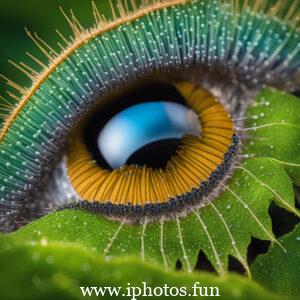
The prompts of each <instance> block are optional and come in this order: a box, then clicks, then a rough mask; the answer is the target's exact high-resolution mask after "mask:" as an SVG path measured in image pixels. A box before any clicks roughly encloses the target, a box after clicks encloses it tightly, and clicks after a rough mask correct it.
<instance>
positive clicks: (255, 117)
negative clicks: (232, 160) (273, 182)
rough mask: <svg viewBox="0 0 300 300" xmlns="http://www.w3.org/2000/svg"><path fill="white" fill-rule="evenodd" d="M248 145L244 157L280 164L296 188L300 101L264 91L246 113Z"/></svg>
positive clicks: (299, 161)
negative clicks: (248, 156) (253, 157)
mask: <svg viewBox="0 0 300 300" xmlns="http://www.w3.org/2000/svg"><path fill="white" fill-rule="evenodd" d="M248 117H249V120H248V122H247V127H248V128H249V129H250V130H247V131H246V132H247V134H248V135H249V142H248V144H247V145H246V148H245V150H244V152H245V153H247V154H250V155H255V156H268V157H272V158H274V159H277V160H279V161H281V163H282V165H284V166H285V168H286V170H287V172H288V173H289V175H290V176H291V178H293V180H294V182H295V183H296V184H297V185H300V101H299V99H298V98H297V97H295V96H293V95H290V94H287V93H284V92H282V91H277V90H274V89H264V90H262V91H261V93H260V94H259V95H258V96H257V98H256V101H255V102H254V103H253V104H252V105H251V107H250V108H249V110H248Z"/></svg>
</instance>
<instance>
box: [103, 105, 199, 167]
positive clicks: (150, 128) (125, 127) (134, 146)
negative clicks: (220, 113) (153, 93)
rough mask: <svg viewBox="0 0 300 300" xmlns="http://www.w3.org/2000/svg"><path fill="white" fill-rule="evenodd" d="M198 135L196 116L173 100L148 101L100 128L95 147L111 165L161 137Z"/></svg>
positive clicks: (124, 159) (126, 111)
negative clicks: (96, 146)
mask: <svg viewBox="0 0 300 300" xmlns="http://www.w3.org/2000/svg"><path fill="white" fill-rule="evenodd" d="M187 133H189V134H193V135H199V133H200V125H199V121H198V118H197V115H196V114H195V113H194V112H193V111H192V110H191V109H188V108H187V107H185V106H183V105H181V104H177V103H172V102H147V103H143V104H138V105H135V106H132V107H129V108H127V109H125V110H123V111H122V112H120V113H118V114H117V115H115V116H114V117H113V118H112V119H111V120H110V121H109V122H108V123H107V124H106V125H105V126H104V128H103V129H102V130H101V132H100V134H99V136H98V146H99V149H100V151H101V153H102V155H103V157H104V158H105V159H106V161H107V162H108V163H109V164H110V166H111V167H112V168H118V167H121V166H123V165H124V164H125V163H126V161H127V159H128V158H129V157H130V156H131V155H132V154H133V153H134V152H135V151H137V150H139V149H140V148H142V147H143V146H146V145H148V144H150V143H153V142H157V141H160V140H164V139H175V138H177V139H180V138H181V137H182V136H183V135H184V134H187Z"/></svg>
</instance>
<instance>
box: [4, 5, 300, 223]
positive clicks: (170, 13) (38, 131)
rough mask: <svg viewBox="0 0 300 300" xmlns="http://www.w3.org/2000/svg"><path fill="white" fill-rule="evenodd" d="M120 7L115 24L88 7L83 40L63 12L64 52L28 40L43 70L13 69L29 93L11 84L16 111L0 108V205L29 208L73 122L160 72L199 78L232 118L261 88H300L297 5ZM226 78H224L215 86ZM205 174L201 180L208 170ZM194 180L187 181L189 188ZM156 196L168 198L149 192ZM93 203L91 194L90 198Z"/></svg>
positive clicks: (172, 187) (71, 18)
mask: <svg viewBox="0 0 300 300" xmlns="http://www.w3.org/2000/svg"><path fill="white" fill-rule="evenodd" d="M120 3H123V2H120ZM120 3H119V7H120V11H119V12H118V11H117V10H116V9H114V13H113V14H114V15H115V16H116V18H117V19H115V20H111V21H108V20H107V19H105V17H103V16H102V14H101V12H100V11H98V9H97V8H96V7H95V5H93V12H94V13H93V14H94V17H95V21H96V25H95V27H93V28H90V29H88V30H86V29H84V28H83V27H82V25H81V24H80V23H79V21H78V20H77V19H76V17H75V16H74V14H73V13H71V16H67V14H65V13H64V12H63V14H64V15H65V17H66V19H67V22H68V23H69V25H70V27H71V29H72V31H73V36H71V37H68V38H66V37H64V36H62V35H61V34H59V33H58V35H59V36H60V38H62V40H63V41H64V42H65V44H66V46H65V49H64V50H63V51H62V52H61V53H58V51H57V50H56V49H55V48H54V47H52V46H50V45H47V44H46V42H44V41H43V40H41V39H40V38H39V37H37V36H35V35H32V34H31V33H29V32H28V34H29V36H30V37H31V38H32V40H33V41H34V43H35V44H36V45H37V47H38V48H39V49H40V50H41V51H42V53H44V55H45V57H46V59H47V60H48V62H47V63H44V62H42V61H40V60H39V59H37V58H35V57H34V56H32V55H31V54H28V55H29V56H30V57H31V58H32V59H33V61H34V63H35V64H37V65H38V66H39V67H41V68H42V71H41V72H37V71H33V70H35V68H34V67H30V66H29V67H27V66H25V65H24V64H21V65H19V64H16V63H14V62H11V63H12V64H13V65H14V66H15V67H16V68H18V69H19V70H20V71H21V72H22V73H24V74H25V75H26V76H27V77H28V78H30V79H31V80H32V82H33V83H32V86H31V87H30V88H28V89H27V88H22V87H20V86H18V85H16V84H14V83H12V82H9V86H10V87H13V88H14V89H17V91H18V93H19V92H21V93H22V97H21V99H19V98H20V97H18V95H15V94H14V93H12V92H9V93H10V94H9V95H10V96H11V97H12V101H13V103H14V104H16V105H13V108H12V109H13V110H12V111H11V109H10V108H7V107H3V109H1V105H0V111H1V116H4V117H5V120H4V125H3V127H2V130H1V133H0V150H1V152H0V199H5V201H10V202H14V201H15V202H16V203H17V202H18V199H19V200H20V199H27V198H26V197H28V195H30V194H32V193H33V192H34V190H35V189H38V188H37V187H36V184H37V183H39V181H40V178H41V177H42V176H43V172H47V171H49V170H50V169H51V168H50V166H48V165H47V164H49V163H50V162H51V160H53V155H54V156H57V157H58V153H59V151H60V149H61V148H62V147H63V145H64V143H65V141H66V138H67V136H68V134H69V132H70V130H71V129H72V128H73V126H74V125H75V124H76V122H78V119H79V118H81V117H82V115H84V114H85V113H86V111H87V110H88V109H89V108H90V107H92V106H93V105H94V104H95V103H98V102H99V101H101V100H103V97H104V96H105V95H107V94H109V93H110V92H111V91H115V90H118V89H119V88H122V87H125V86H126V85H127V84H128V83H129V82H131V81H132V80H133V81H134V80H137V79H138V78H141V77H143V76H145V75H149V74H151V73H153V72H157V71H170V70H172V71H173V70H174V73H176V74H178V73H182V74H184V73H186V71H187V70H188V69H189V68H193V69H197V71H199V72H200V74H201V76H197V75H198V74H194V75H193V76H194V77H193V79H194V81H196V82H201V83H203V84H204V85H206V86H208V88H210V89H211V90H213V91H214V93H216V94H217V96H218V99H219V100H220V102H221V103H222V104H223V105H224V107H226V108H229V110H230V112H232V113H235V115H234V117H239V116H240V114H243V112H244V110H245V108H246V107H247V105H248V103H249V101H250V98H251V97H249V95H253V94H254V93H255V91H256V90H257V89H259V88H260V87H261V86H263V85H272V86H276V87H283V88H284V89H293V88H294V86H295V85H297V84H299V80H300V77H299V74H300V72H299V66H300V59H299V57H300V49H299V43H300V37H299V24H300V18H299V11H300V6H299V1H298V0H297V1H294V3H296V4H293V5H291V3H290V1H281V0H278V1H275V2H274V1H271V0H265V1H262V0H255V1H239V0H222V1H210V0H186V1H185V0H169V1H168V0H165V1H163V0H161V1H158V0H149V1H142V4H141V5H138V4H137V3H136V1H135V0H131V1H128V2H126V4H125V5H124V3H123V4H120ZM120 5H121V6H120ZM272 7H273V9H271V8H272ZM120 16H121V17H120ZM208 20H209V22H208ZM61 46H62V47H64V46H63V45H61ZM51 49H52V50H53V51H52V50H51ZM49 50H50V52H52V54H49ZM222 72H224V74H226V76H225V77H222V78H221V75H220V74H223V73H222ZM195 77H196V79H195ZM6 113H7V114H6ZM27 125H28V126H27ZM214 134H215V131H214V130H213V129H210V130H209V132H207V136H208V137H211V136H214ZM216 142H217V143H219V144H221V145H222V141H221V142H220V141H216ZM223 144H224V143H223ZM225 144H226V143H225ZM223 146H224V145H223ZM220 147H221V146H220ZM16 153H17V155H16ZM23 164H24V165H23ZM20 166H22V167H20ZM170 168H174V167H170ZM181 172H184V167H182V166H181ZM203 172H204V174H203V175H207V173H205V172H206V171H205V168H204V167H203ZM147 176H148V174H147ZM149 177H150V176H149ZM151 178H152V177H151ZM167 180H168V179H167ZM167 180H166V181H167ZM190 180H191V181H192V180H193V179H191V178H186V181H187V182H185V184H189V182H190ZM151 182H152V179H151ZM153 184H155V183H153ZM169 186H170V190H171V191H172V193H174V192H178V191H180V190H182V187H181V186H179V185H178V183H177V182H174V183H173V182H172V183H170V184H169ZM156 192H158V193H160V194H166V193H170V192H169V190H168V191H167V192H166V191H164V190H159V191H155V190H153V189H151V190H149V191H147V193H148V194H152V195H153V194H155V193H156ZM95 194H97V191H96V190H93V189H91V190H89V195H90V196H92V195H95ZM103 194H105V191H103ZM155 195H156V194H155ZM156 196H157V195H156ZM153 197H154V196H153ZM117 198H118V196H117ZM154 198H155V197H154ZM7 199H8V200H7ZM118 200H120V199H119V198H118ZM120 201H121V200H120ZM134 201H137V200H136V199H135V200H134ZM142 202H143V203H144V202H145V201H144V200H143V201H142ZM151 209H152V208H151ZM5 218H8V217H7V216H6V217H5ZM0 222H1V221H0Z"/></svg>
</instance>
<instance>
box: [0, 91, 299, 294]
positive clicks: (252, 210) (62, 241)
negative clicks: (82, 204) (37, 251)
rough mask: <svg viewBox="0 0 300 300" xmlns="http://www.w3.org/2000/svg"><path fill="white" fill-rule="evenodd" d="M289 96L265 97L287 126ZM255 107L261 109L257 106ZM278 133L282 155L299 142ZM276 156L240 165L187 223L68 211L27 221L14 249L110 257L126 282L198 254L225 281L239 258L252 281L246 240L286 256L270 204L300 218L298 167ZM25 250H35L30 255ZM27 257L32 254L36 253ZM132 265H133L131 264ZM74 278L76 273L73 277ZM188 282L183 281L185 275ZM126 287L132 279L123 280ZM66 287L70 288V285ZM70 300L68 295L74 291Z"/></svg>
mask: <svg viewBox="0 0 300 300" xmlns="http://www.w3.org/2000/svg"><path fill="white" fill-rule="evenodd" d="M266 93H267V94H268V93H270V94H271V95H273V94H274V95H275V94H276V93H277V94H278V92H274V91H266V90H265V91H263V92H262V95H265V94H266ZM262 95H260V96H259V97H258V101H260V100H261V99H262V98H263V97H262ZM288 98H289V99H288V100H287V101H281V102H280V101H279V100H278V99H279V96H278V97H275V96H274V97H273V98H272V97H269V98H268V99H269V102H270V104H269V106H268V107H269V109H272V108H273V105H274V107H277V108H278V109H279V107H278V106H279V105H280V107H281V109H280V111H281V112H283V115H284V116H285V114H286V110H287V109H288V108H289V107H290V106H291V105H292V107H293V112H291V111H290V113H289V114H286V118H287V117H289V116H290V117H291V118H290V120H289V119H285V120H286V122H287V123H288V121H289V122H291V124H295V122H296V121H297V120H296V118H295V114H297V110H299V106H298V102H297V103H296V102H295V101H298V100H296V99H294V98H293V97H292V96H289V97H288ZM273 101H274V104H273ZM279 102H280V103H279ZM283 103H285V105H286V106H285V105H284V104H283ZM257 107H261V108H262V109H264V106H262V105H261V104H260V105H257ZM251 111H252V115H255V114H257V113H258V111H256V107H251V108H250V112H251ZM276 115H277V113H276ZM278 115H279V113H278ZM263 120H264V121H265V122H266V123H265V124H269V123H268V122H270V121H269V119H268V118H267V117H266V118H261V119H257V122H262V121H263ZM287 120H288V121H287ZM295 120H296V121H295ZM252 121H253V120H252ZM252 121H251V122H252ZM259 124H260V125H259V126H261V125H263V124H262V123H259ZM253 125H254V124H253ZM272 126H273V125H272ZM279 127H280V130H286V128H289V130H291V128H292V129H293V130H292V131H291V132H289V134H290V135H287V132H286V133H285V134H283V133H282V135H281V139H282V141H281V143H282V147H283V148H284V149H285V148H286V145H290V146H291V145H294V146H295V145H298V144H297V143H298V142H299V136H298V133H296V132H295V131H294V126H285V125H284V126H279ZM281 127H282V128H284V129H282V128H281ZM267 128H268V127H263V128H260V129H257V130H256V131H253V135H255V136H257V137H258V135H259V134H260V132H263V131H264V130H267ZM260 130H262V131H260ZM273 131H274V129H273V130H272V131H271V132H268V133H267V134H269V135H270V139H273V138H275V139H276V134H274V133H273ZM278 132H279V130H278ZM250 143H251V140H250ZM259 143H262V145H264V143H265V142H264V141H262V140H261V139H255V143H254V145H252V143H251V145H248V146H247V147H246V149H247V151H248V153H252V152H250V149H256V150H255V151H256V152H255V154H256V156H264V155H265V152H264V151H265V146H261V147H259ZM269 143H270V140H269ZM278 143H279V142H278ZM272 145H276V147H274V148H275V149H277V147H280V145H279V144H276V143H275V141H274V143H273V142H272ZM255 147H256V148H255ZM269 148H270V147H269ZM272 149H273V148H272ZM278 153H279V151H278ZM268 154H270V153H268ZM297 154H298V153H297V152H295V151H292V150H291V149H288V150H287V158H286V160H284V161H286V162H287V163H293V162H294V161H296V160H297V158H296V156H297ZM282 155H283V154H282ZM274 156H275V159H274V158H269V157H260V158H259V157H258V158H251V159H247V160H245V161H244V162H243V163H241V164H240V165H238V166H237V167H236V170H235V171H234V174H233V176H232V178H231V179H230V180H229V182H226V183H224V191H223V192H222V193H221V194H220V196H219V197H217V198H216V199H215V200H214V201H212V202H211V203H210V204H208V205H207V206H205V207H202V208H201V209H199V210H197V211H195V212H194V213H191V214H190V215H189V216H188V217H186V218H180V219H179V218H178V219H175V220H172V221H164V222H161V223H153V224H152V223H151V224H150V223H145V224H143V225H127V224H123V223H120V222H117V221H111V220H107V219H105V218H103V217H100V216H96V215H93V214H90V213H87V212H83V211H71V210H69V211H61V212H57V213H54V214H51V215H48V216H46V217H44V218H42V219H40V220H37V221H35V222H32V223H31V224H28V225H27V226H25V227H23V228H21V229H20V230H18V231H17V232H15V233H13V234H11V235H10V237H9V238H10V240H11V241H12V242H13V243H18V244H19V243H21V244H22V243H24V242H26V243H35V245H46V246H45V247H44V248H42V247H41V246H39V247H41V249H45V250H44V251H48V250H47V249H49V251H50V252H51V251H52V250H53V247H58V246H59V247H71V246H72V247H74V248H75V249H77V250H76V251H86V252H88V253H93V255H97V256H98V258H97V259H100V258H101V257H105V258H109V259H111V258H114V259H113V260H112V261H111V264H114V263H115V264H118V263H120V264H121V262H122V264H123V263H124V264H127V265H126V267H127V268H129V269H130V270H129V271H128V274H129V273H130V275H127V274H126V276H127V277H128V276H129V277H130V276H133V277H134V276H136V274H135V273H136V272H135V271H132V270H139V272H138V273H140V269H143V268H142V267H140V268H139V267H138V266H142V265H143V266H144V263H146V264H148V263H152V265H153V266H152V267H153V268H160V270H161V269H165V270H168V272H170V271H171V270H174V267H175V264H176V261H177V260H178V259H180V261H181V262H182V263H183V269H184V270H187V271H192V270H193V269H194V266H195V264H196V261H197V258H198V254H199V250H200V249H201V250H202V251H203V252H204V253H205V254H206V256H207V258H208V259H209V260H210V261H211V263H212V265H213V266H214V268H215V269H216V270H217V272H218V273H219V274H221V275H223V276H222V277H221V278H222V279H220V280H224V278H228V274H227V268H228V257H229V255H231V256H233V257H236V258H237V259H238V260H239V261H240V262H241V264H242V265H243V267H244V269H245V271H246V273H247V274H248V275H249V276H251V272H250V268H249V266H248V263H247V247H248V245H249V243H250V241H251V237H256V238H259V239H262V240H270V241H272V245H277V246H276V249H277V248H278V251H282V252H283V253H284V250H285V248H284V245H282V244H281V242H280V241H277V240H276V239H275V237H274V235H273V232H272V224H271V219H270V216H269V214H268V208H269V205H270V203H271V201H275V202H276V203H277V205H279V206H281V207H283V208H285V209H287V210H288V211H290V212H292V213H294V214H295V215H296V216H298V217H299V216H300V214H299V210H297V209H296V208H295V204H294V193H293V184H292V180H291V178H290V177H289V176H288V174H287V172H288V173H289V174H290V175H291V176H292V177H293V178H294V179H297V176H298V175H297V171H295V170H297V169H296V166H290V165H287V163H284V164H283V163H282V162H280V161H281V160H283V157H280V156H279V155H277V154H276V153H275V152H274ZM279 160H280V161H279ZM285 168H286V169H285ZM286 171H287V172H286ZM36 247H38V246H36ZM29 249H30V248H29ZM28 251H29V252H32V251H33V250H28ZM31 254H32V255H33V253H31ZM28 255H29V254H28ZM69 255H70V256H72V257H70V258H69V259H70V260H71V259H74V261H75V260H76V258H77V256H78V255H77V254H76V255H75V254H74V255H72V254H71V253H69ZM128 255H130V256H131V259H130V260H129V261H130V263H129V261H127V257H128ZM136 258H138V259H136ZM74 264H76V262H74ZM102 264H103V268H105V272H106V270H110V263H108V262H105V263H104V262H102ZM130 264H131V266H129V265H130ZM139 264H141V265H139ZM104 265H105V266H104ZM79 266H80V263H79V262H78V264H77V267H79ZM107 268H108V269H107ZM120 268H121V267H120ZM3 270H4V272H5V270H6V268H5V267H4V268H3ZM37 270H38V269H37ZM53 272H54V271H53ZM105 274H106V277H105V278H106V279H105V280H107V281H110V280H112V279H113V275H112V273H110V271H107V273H105ZM168 274H169V273H168ZM170 274H171V273H170ZM75 275H76V276H77V275H78V274H76V273H74V276H75ZM120 276H121V277H122V276H123V275H122V274H121V275H120ZM155 276H156V273H153V274H152V273H151V275H149V280H155ZM157 276H158V275H157ZM172 276H173V275H172ZM174 276H175V275H174ZM176 276H179V275H176ZM185 276H186V278H188V277H187V275H185ZM191 276H195V275H191ZM133 277H132V278H133ZM72 278H73V277H72ZM103 278H104V277H103ZM122 278H123V277H122ZM158 278H159V276H158ZM191 278H192V277H191ZM103 280H104V279H103ZM120 280H121V279H120ZM122 280H123V279H122ZM128 281H130V280H129V279H128ZM70 282H73V281H72V280H71V281H70ZM71 286H74V284H73V285H72V284H71V283H70V287H71ZM69 296H72V295H71V293H70V294H69Z"/></svg>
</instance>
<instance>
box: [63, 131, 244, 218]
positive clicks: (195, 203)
mask: <svg viewBox="0 0 300 300" xmlns="http://www.w3.org/2000/svg"><path fill="white" fill-rule="evenodd" d="M239 150H240V138H239V137H238V136H237V135H236V134H233V136H232V144H231V145H230V146H229V148H228V150H227V152H226V153H225V154H224V160H223V162H222V163H221V164H220V165H219V166H218V167H217V169H216V170H215V171H214V172H213V173H212V174H211V176H210V177H209V179H208V180H207V181H203V182H202V183H201V185H200V187H199V188H197V189H195V188H194V189H192V190H191V191H190V192H188V193H186V194H184V195H181V196H178V197H176V198H170V199H169V201H168V202H166V203H161V204H145V205H144V206H141V205H135V206H134V205H132V204H126V205H122V204H118V205H115V204H113V203H111V202H106V203H99V202H97V201H94V202H92V201H86V200H83V201H78V202H72V203H67V204H65V205H63V206H61V207H59V208H58V210H65V209H75V210H86V211H89V212H92V213H94V214H99V215H104V216H106V217H108V218H110V219H117V220H124V221H125V222H128V223H138V222H140V221H142V220H144V219H146V218H147V219H149V220H151V219H159V218H165V219H172V218H174V217H175V216H177V215H182V214H184V213H187V212H189V211H191V210H193V209H194V208H196V207H199V206H201V204H205V203H207V202H208V201H209V200H210V199H209V197H210V196H211V195H215V191H216V190H217V189H218V188H219V183H220V182H222V181H223V180H224V179H225V178H226V177H227V176H228V174H229V173H230V171H231V169H232V167H233V165H234V163H235V161H236V156H237V154H238V153H239ZM215 196H216V195H215Z"/></svg>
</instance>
